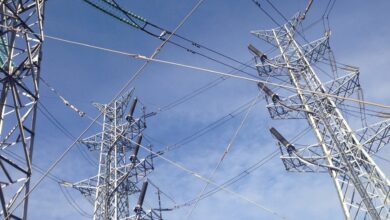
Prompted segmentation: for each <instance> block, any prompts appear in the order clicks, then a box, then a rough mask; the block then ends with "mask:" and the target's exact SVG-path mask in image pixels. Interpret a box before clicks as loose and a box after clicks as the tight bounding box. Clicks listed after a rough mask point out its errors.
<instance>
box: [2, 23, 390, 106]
mask: <svg viewBox="0 0 390 220" xmlns="http://www.w3.org/2000/svg"><path fill="white" fill-rule="evenodd" d="M0 27H5V26H4V25H0ZM16 31H19V30H16ZM45 37H46V38H49V39H53V40H58V41H62V42H66V43H69V44H75V45H79V46H85V47H89V48H94V49H98V50H102V51H106V52H112V53H116V54H121V55H126V56H129V57H133V58H136V59H141V60H146V61H153V62H157V63H163V64H169V65H174V66H178V67H183V68H188V69H193V70H199V71H202V72H208V73H214V74H218V75H221V76H228V77H232V78H237V79H242V80H247V81H251V82H256V83H259V82H262V83H264V84H268V85H273V86H277V87H282V88H285V89H288V90H294V91H296V90H298V91H300V92H303V93H305V92H306V93H311V94H317V95H321V96H325V97H332V98H338V99H344V100H348V101H352V102H357V103H363V104H366V105H372V106H377V107H381V108H386V109H390V106H389V105H385V104H381V103H376V102H369V101H363V100H359V99H354V98H349V97H343V96H337V95H333V94H327V93H323V92H318V91H311V90H305V89H300V88H295V87H292V86H286V85H281V84H278V83H272V82H266V81H264V80H258V79H254V78H248V77H244V76H240V75H234V74H229V73H226V72H221V71H216V70H211V69H206V68H201V67H197V66H191V65H186V64H181V63H176V62H172V61H166V60H160V59H155V58H152V57H146V56H144V55H140V54H134V53H127V52H123V51H118V50H114V49H109V48H105V47H100V46H95V45H91V44H86V43H81V42H77V41H71V40H66V39H63V38H58V37H53V36H48V35H45ZM142 69H143V68H142ZM137 72H140V71H137ZM137 75H138V74H136V76H137ZM135 78H136V77H134V79H135ZM126 88H127V87H126Z"/></svg>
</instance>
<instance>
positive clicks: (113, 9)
mask: <svg viewBox="0 0 390 220" xmlns="http://www.w3.org/2000/svg"><path fill="white" fill-rule="evenodd" d="M83 1H84V2H86V3H88V4H89V5H91V6H93V7H94V8H96V9H98V10H100V11H102V12H103V13H105V14H107V15H109V16H111V17H113V18H115V19H117V20H119V21H121V22H123V23H125V24H127V25H130V26H131V27H133V28H136V29H139V30H141V31H143V32H144V33H146V34H148V35H150V36H152V37H154V38H156V39H159V40H161V41H165V40H167V42H168V43H171V44H172V45H175V46H177V47H179V48H182V49H184V50H186V51H187V52H189V53H191V54H195V55H199V56H202V57H204V58H206V59H208V60H211V61H213V62H216V63H219V64H221V65H224V66H227V67H229V68H232V69H235V70H237V71H240V72H242V73H245V74H248V75H252V76H253V74H250V73H248V72H246V71H243V70H240V69H237V68H236V67H235V66H232V65H230V64H228V63H226V62H223V61H221V60H219V59H216V58H213V57H210V56H208V55H205V54H203V53H201V52H199V51H196V50H195V49H190V48H189V47H186V46H183V45H182V44H180V43H177V42H175V41H173V39H166V38H165V36H166V35H169V36H175V37H177V38H179V39H181V40H184V41H186V42H188V43H190V44H191V46H192V47H194V48H196V49H204V50H206V51H208V52H211V53H213V54H216V55H218V56H221V57H223V58H225V59H228V60H230V61H233V62H235V63H238V64H240V65H243V66H246V67H249V68H251V69H253V70H255V68H254V67H253V66H249V65H248V64H246V63H243V62H241V61H238V60H237V59H234V58H232V57H231V56H228V55H225V54H223V53H221V52H219V51H216V50H214V49H211V48H209V47H207V46H205V45H202V44H200V43H197V42H194V41H193V40H190V39H188V38H186V37H183V36H181V35H179V34H177V33H174V32H171V31H169V30H167V29H165V28H162V27H160V26H159V25H157V24H154V23H151V22H149V21H147V20H146V19H145V18H143V17H141V16H138V15H136V14H135V13H133V12H130V11H128V10H125V9H123V8H122V7H121V6H120V5H119V4H118V3H117V2H116V1H115V0H110V1H108V0H83ZM148 27H151V28H153V29H155V30H157V31H159V33H152V30H149V29H150V28H148Z"/></svg>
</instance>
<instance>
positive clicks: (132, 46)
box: [29, 0, 390, 220]
mask: <svg viewBox="0 0 390 220" xmlns="http://www.w3.org/2000/svg"><path fill="white" fill-rule="evenodd" d="M118 2H120V3H123V5H124V6H125V7H126V8H128V9H130V10H132V11H133V12H135V13H137V14H139V15H142V16H143V17H145V18H147V19H148V20H150V21H151V22H154V23H156V24H159V25H161V26H162V27H166V28H167V29H170V30H172V29H174V28H175V26H176V25H177V24H178V23H179V22H180V20H181V19H182V18H183V17H184V16H185V15H186V14H187V13H188V12H189V11H190V10H191V8H192V7H193V6H194V5H195V4H196V1H193V0H191V1H190V0H187V1H179V0H166V1H158V0H149V1H124V0H122V1H118ZM273 2H274V4H275V5H276V6H277V7H278V8H279V9H280V10H281V11H282V12H283V13H284V15H285V16H286V17H291V16H292V15H293V14H295V12H296V11H297V10H300V9H303V8H304V7H305V6H306V3H307V1H304V0H296V1H288V3H287V1H280V0H279V1H273ZM326 3H327V1H321V2H320V1H315V2H314V5H313V10H312V11H310V12H309V15H308V18H307V20H308V21H307V23H308V24H309V23H311V22H310V21H314V20H316V19H317V18H318V17H319V16H320V15H321V14H322V12H323V10H325V6H326ZM263 5H264V8H265V9H266V10H267V11H268V12H269V13H270V14H271V15H273V16H274V17H275V18H277V19H278V21H279V22H280V23H282V21H283V20H282V19H281V18H280V17H277V14H276V12H275V11H272V8H270V7H269V5H267V4H266V3H264V4H263ZM389 8H390V2H388V1H385V0H381V1H376V2H375V3H371V4H369V3H368V2H367V1H362V0H359V1H352V0H348V1H338V2H337V3H336V5H335V7H334V10H333V12H332V15H331V27H332V37H331V46H332V48H333V50H334V52H335V56H336V59H337V60H338V61H340V62H342V63H347V64H351V65H354V66H358V67H360V70H361V84H362V86H363V89H364V92H365V98H366V99H367V100H370V101H376V102H380V103H384V104H389V100H390V95H389V93H388V82H389V80H390V75H389V74H388V73H387V69H388V68H389V64H388V62H387V61H388V57H389V53H390V46H389V44H388V42H387V41H388V40H387V39H389V38H390V30H389V28H388V24H387V22H388V20H389V14H388V10H389ZM273 27H275V24H273V23H272V21H270V20H269V19H268V18H267V17H266V16H265V15H264V14H263V13H262V12H261V11H260V10H259V9H258V8H256V6H255V5H254V4H253V3H252V2H251V1H250V0H240V1H232V0H225V1H222V0H214V1H211V0H205V2H204V3H203V4H202V5H201V6H200V8H199V9H198V10H197V11H196V12H195V13H194V14H193V16H192V17H190V18H189V20H188V21H187V22H186V23H185V25H184V26H183V27H182V28H181V29H180V31H179V34H181V35H183V36H186V37H188V38H190V39H192V40H194V41H196V42H199V43H201V44H204V45H207V46H209V47H211V48H213V49H216V50H218V51H220V52H222V53H225V54H228V55H230V56H232V57H234V58H236V59H238V60H240V61H243V62H246V61H248V60H250V59H251V58H252V57H251V55H250V54H249V52H248V51H247V49H246V47H247V45H248V43H252V44H254V45H256V46H257V47H259V49H262V48H263V46H265V44H263V43H261V42H260V40H259V39H256V38H255V37H253V36H251V35H250V34H249V32H250V31H251V30H259V29H269V28H273ZM45 32H46V34H48V35H52V36H58V37H62V38H65V39H70V40H75V41H81V42H86V43H90V44H94V45H99V46H103V47H108V48H113V49H117V50H121V51H127V52H129V53H140V54H144V55H150V54H151V53H152V52H153V51H154V49H155V48H156V47H157V46H158V45H159V44H160V41H158V40H156V39H154V38H152V37H150V36H147V35H146V34H144V33H142V32H140V31H138V30H135V29H133V28H131V27H129V26H126V25H124V24H122V23H120V22H118V21H116V20H113V19H112V18H110V17H108V16H106V15H104V14H102V13H101V12H99V11H97V10H95V9H94V8H92V7H90V6H89V5H87V4H85V3H84V2H83V1H81V0H69V1H64V0H62V1H60V0H51V1H48V2H47V6H46V15H45ZM321 34H322V33H318V34H317V36H318V37H320V36H321ZM313 40H314V39H313ZM159 58H161V59H164V60H171V61H175V62H179V63H185V64H190V65H195V66H201V67H205V68H210V69H215V70H219V71H225V72H227V71H230V70H229V68H226V67H224V66H221V65H218V64H215V63H213V62H210V61H208V60H205V59H203V58H201V57H199V56H196V55H193V54H190V53H187V52H185V51H183V50H181V49H178V48H176V47H174V46H172V45H167V46H166V47H164V49H163V50H162V52H161V53H160V55H159ZM141 65H142V61H140V60H134V59H131V58H129V57H126V56H121V55H116V54H112V53H107V52H102V51H98V50H94V49H90V48H83V47H80V46H74V45H69V44H65V43H61V42H58V41H53V40H50V39H47V40H46V41H45V45H44V50H43V62H42V72H41V74H42V77H43V78H44V79H46V80H47V81H48V82H49V83H50V84H51V85H53V86H54V87H55V88H56V89H57V90H58V91H59V92H60V93H61V94H62V95H63V96H64V97H66V98H67V99H68V100H69V101H71V103H73V104H75V105H76V106H77V107H78V108H80V109H81V110H83V111H85V112H86V113H87V114H88V115H90V116H95V115H97V114H98V111H97V110H96V109H95V108H94V107H93V106H92V105H91V103H92V102H101V103H106V102H108V101H109V100H110V99H111V98H112V97H113V96H114V95H115V94H116V93H117V92H118V91H119V88H120V87H121V86H123V84H124V82H125V81H126V80H127V79H129V78H130V77H131V76H132V74H133V73H134V72H135V70H136V69H137V68H139V66H141ZM234 65H235V64H234ZM217 77H218V76H216V75H212V74H209V73H203V72H199V71H193V70H189V69H183V68H178V67H175V66H168V65H163V64H157V63H151V64H150V65H149V66H148V68H147V69H146V71H145V72H144V73H143V74H142V75H141V76H140V77H139V78H138V79H137V80H136V81H135V82H134V84H133V86H134V87H135V88H136V90H135V91H136V94H137V96H138V97H139V98H140V100H141V101H142V102H143V103H144V104H145V105H146V106H147V108H148V109H149V110H150V111H156V110H157V108H158V107H161V106H164V105H166V104H167V103H170V102H171V101H173V100H176V99H177V98H180V97H181V96H183V95H185V94H187V93H188V92H190V91H192V90H194V89H196V88H198V87H200V86H202V85H204V84H205V83H208V82H210V81H211V80H213V79H215V78H217ZM41 88H42V89H41V91H42V93H41V102H42V103H44V105H45V106H46V107H47V108H48V109H49V110H50V112H52V114H53V115H55V116H56V118H57V119H58V120H59V121H60V122H61V123H63V124H64V126H65V127H66V128H67V129H69V130H70V131H71V133H72V134H74V135H78V134H79V133H80V132H81V131H82V130H84V129H85V127H86V126H87V125H88V124H89V123H90V121H89V120H88V119H86V118H80V117H78V115H77V114H76V113H74V112H72V111H70V110H69V109H68V108H66V107H64V105H63V104H62V103H61V102H60V101H59V100H58V99H57V98H56V97H55V96H54V95H53V94H52V93H51V92H50V91H48V90H47V88H45V86H44V85H43V84H42V86H41ZM257 94H258V90H257V88H256V86H255V84H254V83H251V82H247V81H243V80H236V79H229V80H226V81H225V82H223V83H221V84H220V85H218V86H216V87H214V88H213V89H210V90H208V91H207V92H205V93H203V94H201V95H199V96H197V97H195V98H194V99H191V100H190V101H188V102H186V103H184V104H182V105H179V106H177V107H176V108H174V109H172V110H170V111H166V112H162V113H159V114H157V115H156V116H154V117H153V118H150V120H149V121H148V128H147V130H146V133H147V134H148V135H149V136H151V137H153V138H154V139H156V140H158V142H157V141H155V142H154V143H153V145H154V148H155V149H162V148H164V147H165V146H166V145H169V144H172V143H175V142H177V141H178V140H180V139H182V138H183V137H186V136H188V135H190V134H192V133H193V132H195V131H196V130H197V129H199V128H202V127H204V126H206V125H208V124H210V123H211V122H213V121H215V120H216V119H218V118H220V117H222V116H224V115H226V114H228V113H229V112H231V111H232V110H234V109H235V108H237V107H238V106H240V105H242V104H244V103H246V102H248V101H249V100H250V99H252V98H254V97H256V95H257ZM264 106H265V102H264V101H262V102H260V103H259V104H257V105H256V106H255V107H254V108H253V110H252V111H251V112H250V114H249V116H248V117H249V118H248V121H247V123H245V125H244V127H243V128H242V130H241V132H240V133H239V135H238V137H237V140H236V141H235V143H234V144H233V146H232V151H231V152H230V153H229V154H228V156H227V158H226V159H225V161H224V163H223V165H222V166H221V168H220V169H219V170H218V172H217V173H216V175H215V177H214V178H213V179H214V180H215V181H216V182H217V183H222V182H224V181H225V180H227V179H229V178H231V177H233V176H235V175H237V174H238V173H239V172H240V171H241V170H243V169H245V168H247V167H249V166H250V165H252V164H254V163H255V162H257V161H258V160H260V159H261V158H262V157H264V156H265V155H267V154H269V153H270V152H272V151H274V150H275V144H276V143H275V141H274V139H273V138H271V135H270V134H269V132H268V128H269V127H270V126H277V127H278V128H280V129H281V130H283V131H284V132H285V133H284V134H285V135H286V136H287V137H293V136H294V135H295V134H296V133H297V132H296V131H297V130H299V129H301V128H302V126H300V125H298V124H297V123H290V122H289V121H279V122H275V121H272V120H270V119H269V115H268V114H267V112H266V110H265V108H264ZM242 116H243V115H242V114H241V115H239V116H237V117H235V118H234V119H232V120H230V121H229V122H227V123H226V124H224V125H223V126H221V127H219V128H217V129H214V130H212V131H211V132H209V133H207V134H206V135H204V136H202V137H200V138H199V139H196V140H195V141H193V142H191V143H189V144H186V145H185V146H183V147H181V148H179V149H177V150H175V151H172V152H171V153H169V154H167V155H166V157H167V158H169V159H171V160H173V161H176V162H178V163H180V164H182V165H183V166H185V167H187V168H189V169H191V170H194V171H196V172H198V173H200V174H202V175H203V176H208V175H209V174H210V172H211V170H212V169H213V168H214V167H215V166H216V163H217V160H218V159H219V158H220V156H221V154H222V153H223V150H224V148H225V147H226V145H227V143H228V142H229V139H230V137H231V136H232V135H233V133H234V130H235V129H236V128H237V127H238V126H239V123H240V121H241V119H242ZM38 117H39V120H38V125H37V130H38V133H37V139H36V144H35V152H34V163H35V164H36V165H38V166H40V167H43V168H47V167H48V166H49V165H50V164H51V163H52V162H53V161H54V160H55V159H56V158H57V157H58V155H59V154H60V153H61V152H63V151H64V150H65V148H66V147H67V146H68V145H69V144H70V143H71V140H69V139H67V138H66V137H64V135H62V134H61V133H60V132H59V131H58V130H56V129H55V128H54V127H53V126H52V125H51V124H50V123H49V121H48V120H47V119H46V118H44V116H43V115H41V114H39V116H38ZM96 131H99V126H97V125H96V126H94V127H93V128H92V129H91V131H89V132H88V134H93V133H94V132H96ZM302 142H303V143H305V142H304V141H302ZM307 144H311V143H307ZM81 150H82V151H85V149H81ZM85 152H86V151H85ZM87 153H88V152H87ZM90 154H91V156H92V157H94V158H96V155H94V154H92V153H90ZM379 154H380V155H381V156H384V157H388V156H389V155H390V151H389V150H387V149H384V150H383V151H381V152H380V153H379ZM95 160H96V159H95ZM155 162H156V163H155V165H156V170H155V172H154V173H153V174H152V175H151V180H152V181H153V182H154V183H157V184H158V185H159V186H160V188H161V189H163V190H164V191H165V192H167V193H168V194H170V195H171V196H172V197H173V198H174V199H175V201H176V202H177V204H181V203H183V202H185V201H187V200H190V199H193V198H195V197H196V195H197V194H198V193H199V191H200V190H201V189H202V187H203V186H204V182H202V181H201V180H199V179H197V178H195V177H193V176H191V175H188V174H187V173H185V172H183V171H181V170H178V169H177V168H176V167H174V166H172V165H170V164H168V163H166V162H164V161H163V160H159V159H157V160H156V161H155ZM378 163H379V164H380V165H381V167H382V169H383V170H384V172H385V173H387V174H388V175H390V165H389V164H388V163H385V162H383V161H378ZM53 173H54V174H55V175H56V176H58V177H60V178H61V179H64V180H67V181H78V180H81V179H84V178H87V177H89V176H93V175H95V174H96V173H97V167H94V166H91V165H90V164H89V163H88V162H86V161H85V159H84V158H83V157H82V156H81V155H80V151H78V150H77V149H73V150H72V151H71V152H70V153H69V155H67V157H66V158H65V159H64V160H63V161H62V162H61V164H60V165H59V166H58V167H57V168H56V169H55V170H54V172H53ZM36 176H38V174H36ZM57 185H58V184H56V183H55V182H53V181H51V180H45V181H44V182H43V183H42V184H41V185H40V187H39V188H38V189H37V190H36V191H35V192H34V193H33V194H32V195H31V199H30V210H29V215H30V219H86V218H83V217H82V216H80V215H79V214H78V213H77V212H76V211H75V210H74V209H73V208H72V207H71V206H70V205H69V204H68V203H67V202H66V200H65V198H64V197H63V195H62V194H61V192H60V190H59V188H58V186H57ZM230 189H231V190H233V191H235V192H237V193H240V194H242V195H244V196H246V197H248V198H250V199H252V200H254V201H256V202H258V203H260V204H262V205H264V206H266V207H268V208H270V209H272V210H274V211H276V212H278V213H280V214H282V215H284V216H286V217H287V219H342V213H341V209H340V206H339V203H338V200H337V197H336V192H335V190H334V188H333V184H332V182H331V179H330V177H329V175H328V174H299V173H287V172H286V171H285V170H284V167H283V165H282V163H281V161H280V159H278V157H275V158H273V159H272V160H271V161H270V162H269V163H267V164H266V165H264V166H263V167H262V168H260V169H258V170H256V171H255V172H253V173H252V174H251V175H249V176H248V177H247V178H245V179H243V180H241V181H239V182H237V183H236V184H234V185H233V186H231V187H230ZM70 192H71V193H72V195H73V197H74V199H75V200H76V202H77V203H78V204H79V205H80V206H81V207H82V208H83V209H84V210H85V211H87V212H89V213H91V212H92V206H90V205H89V204H88V202H87V201H86V200H85V199H84V198H83V197H82V196H80V195H79V194H78V192H74V191H72V190H70ZM147 200H148V202H149V203H153V200H155V197H153V195H152V194H150V195H149V196H148V199H147ZM163 203H164V204H165V206H166V207H170V206H173V205H174V204H173V203H172V202H170V201H169V200H168V199H167V198H163ZM188 210H189V209H188V208H182V209H177V210H175V211H173V212H170V213H166V215H165V216H166V219H173V220H176V219H184V217H185V216H186V214H187V212H188ZM191 219H277V218H276V217H275V216H273V215H272V214H270V213H268V212H266V211H264V210H262V209H259V208H257V207H256V206H253V205H252V204H250V203H248V202H246V201H243V200H241V199H239V198H237V197H234V196H232V195H230V194H229V193H226V192H223V191H221V192H219V193H217V194H215V195H213V196H211V197H209V198H207V199H205V200H202V201H201V202H200V203H199V206H198V207H197V209H196V210H195V212H194V213H193V215H192V218H191Z"/></svg>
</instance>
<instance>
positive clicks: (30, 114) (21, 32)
mask: <svg viewBox="0 0 390 220" xmlns="http://www.w3.org/2000/svg"><path fill="white" fill-rule="evenodd" d="M44 2H45V1H44V0H24V1H18V0H2V1H0V13H1V17H0V19H1V21H0V30H1V33H0V35H1V36H0V71H1V73H0V75H1V76H0V79H1V95H0V114H1V116H0V135H1V150H0V185H1V187H0V204H1V209H0V213H1V216H3V218H4V219H26V218H27V206H28V195H27V193H28V192H29V190H30V181H31V175H32V166H31V163H32V162H31V160H32V153H33V144H34V137H35V123H36V114H37V104H38V97H39V72H40V61H41V49H42V41H43V30H42V23H43V11H44ZM7 152H12V153H15V154H17V155H19V156H20V158H23V160H22V162H17V161H13V160H11V159H9V158H8V156H7V155H8V154H7ZM23 198H25V199H24V200H23ZM18 204H20V205H19V207H18V208H16V207H15V206H16V205H18Z"/></svg>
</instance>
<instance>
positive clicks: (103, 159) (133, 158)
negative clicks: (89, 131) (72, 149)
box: [68, 92, 161, 220]
mask: <svg viewBox="0 0 390 220" xmlns="http://www.w3.org/2000/svg"><path fill="white" fill-rule="evenodd" d="M131 97H132V92H128V93H126V94H125V95H123V96H121V97H120V98H118V99H116V100H114V101H113V102H111V103H110V104H95V106H96V107H97V108H98V109H99V111H101V112H102V113H103V117H104V119H103V125H102V126H103V128H102V132H100V133H98V134H96V135H93V136H91V137H89V138H86V139H84V140H83V141H82V143H83V144H85V145H86V146H87V147H88V148H89V149H90V150H92V151H99V153H100V158H99V170H98V175H97V176H94V177H92V178H89V179H86V180H83V181H80V182H78V183H74V184H70V185H69V184H68V185H69V186H72V187H73V188H75V189H77V190H79V191H80V192H81V193H82V194H83V195H84V196H86V197H87V199H88V200H89V201H91V202H92V203H93V204H94V213H93V219H94V220H108V219H115V220H117V219H137V220H138V219H139V220H141V219H142V220H149V219H161V212H160V211H161V208H158V209H148V210H147V209H145V208H143V206H142V205H143V200H144V197H145V193H146V189H147V183H148V182H147V181H146V176H147V175H148V174H149V173H150V172H151V171H152V170H153V160H152V159H153V156H152V155H151V154H146V155H141V153H140V151H141V150H142V148H140V146H142V132H143V130H144V129H145V128H146V125H145V114H144V109H142V111H141V113H140V114H141V116H140V117H136V116H135V115H136V111H135V110H136V104H137V99H134V100H133V101H132V100H131ZM144 180H145V181H146V182H144ZM137 198H138V203H134V204H131V202H134V201H133V200H136V199H137Z"/></svg>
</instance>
